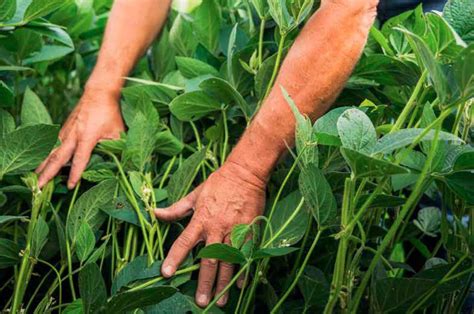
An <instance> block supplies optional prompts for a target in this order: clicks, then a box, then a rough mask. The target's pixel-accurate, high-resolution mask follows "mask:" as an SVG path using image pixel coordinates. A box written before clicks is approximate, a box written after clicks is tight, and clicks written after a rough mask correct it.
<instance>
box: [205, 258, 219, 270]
mask: <svg viewBox="0 0 474 314" xmlns="http://www.w3.org/2000/svg"><path fill="white" fill-rule="evenodd" d="M218 263H219V262H218V261H217V259H215V258H206V259H203V260H202V264H203V266H204V267H209V268H215V267H217V264H218Z"/></svg>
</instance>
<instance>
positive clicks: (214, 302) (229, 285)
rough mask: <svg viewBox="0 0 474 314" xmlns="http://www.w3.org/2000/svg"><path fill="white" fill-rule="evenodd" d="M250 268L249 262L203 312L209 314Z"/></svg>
mask: <svg viewBox="0 0 474 314" xmlns="http://www.w3.org/2000/svg"><path fill="white" fill-rule="evenodd" d="M249 266H250V262H247V264H245V265H244V266H242V267H241V268H240V269H239V271H238V272H237V274H235V275H234V277H233V278H232V280H231V281H230V282H229V283H228V284H227V286H225V288H224V289H222V291H221V292H219V293H218V294H217V295H216V296H215V297H214V299H212V301H211V302H210V303H209V304H208V305H207V306H206V308H205V309H204V310H203V311H202V313H203V314H205V313H207V312H209V310H210V309H211V308H212V307H213V306H214V304H216V302H217V301H218V300H219V299H220V298H221V297H222V296H223V295H224V294H225V293H226V292H227V291H228V290H229V289H230V287H232V286H233V285H234V283H235V282H236V281H237V279H239V277H240V275H241V274H242V273H243V272H244V271H245V270H246V269H247V268H248V267H249Z"/></svg>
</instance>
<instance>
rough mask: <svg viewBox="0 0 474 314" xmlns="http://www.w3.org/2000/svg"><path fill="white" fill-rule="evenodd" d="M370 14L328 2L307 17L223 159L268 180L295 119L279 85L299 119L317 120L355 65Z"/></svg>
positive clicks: (367, 10) (371, 9)
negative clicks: (249, 120)
mask: <svg viewBox="0 0 474 314" xmlns="http://www.w3.org/2000/svg"><path fill="white" fill-rule="evenodd" d="M334 2H335V1H334ZM339 2H344V1H339ZM372 2H375V4H376V1H372ZM375 12H376V11H375V6H373V7H370V6H369V7H368V8H363V9H360V8H351V9H347V8H345V7H344V6H343V5H341V4H334V3H330V4H326V5H324V6H322V7H321V8H320V9H319V10H318V11H317V12H316V13H315V14H314V15H313V16H312V17H311V19H310V20H309V21H308V23H307V24H306V25H305V27H304V28H303V30H302V31H301V33H300V35H299V36H298V38H297V39H296V41H295V43H294V45H293V46H292V48H291V49H290V51H289V53H288V55H287V57H286V58H285V60H284V62H283V64H282V67H281V70H280V73H279V75H278V78H277V80H276V83H275V85H274V87H273V89H272V91H271V93H270V95H269V96H268V98H267V99H266V100H265V101H264V103H263V106H262V108H261V109H260V111H259V112H258V114H257V115H256V117H255V119H254V120H253V121H252V123H251V125H250V126H249V128H248V129H247V130H246V132H245V133H244V135H243V136H242V138H241V140H240V142H239V143H238V144H237V146H236V147H235V149H234V150H233V152H232V154H231V155H230V156H229V160H230V161H231V162H236V163H239V164H240V165H241V166H243V167H244V168H246V169H249V170H251V171H253V172H254V173H255V174H256V175H257V176H259V177H260V178H262V179H264V180H267V179H268V177H269V175H270V173H271V170H272V169H273V167H274V165H275V164H276V162H277V161H278V159H279V158H280V156H281V155H282V154H283V153H284V152H285V151H286V150H287V145H290V146H291V145H292V144H293V142H294V132H295V119H294V116H293V113H292V112H291V109H290V107H289V105H288V104H287V103H286V101H285V99H284V98H283V95H282V93H281V89H280V86H283V87H284V88H285V89H286V90H287V91H288V93H289V94H290V95H291V97H292V99H293V100H294V101H295V103H296V105H297V107H298V109H299V111H300V112H301V113H302V114H304V115H307V116H309V117H311V118H312V119H313V120H314V119H317V118H318V117H319V116H321V115H323V114H324V113H325V112H326V111H327V110H328V108H329V107H330V105H331V104H332V103H333V102H334V100H335V99H336V97H337V96H338V94H339V93H340V91H341V90H342V88H343V86H344V84H345V82H346V80H347V79H348V77H349V76H350V73H351V72H352V70H353V68H354V66H355V64H356V63H357V61H358V59H359V57H360V55H361V53H362V50H363V48H364V46H365V43H366V41H367V36H368V33H369V30H370V26H371V24H372V23H373V20H374V17H375Z"/></svg>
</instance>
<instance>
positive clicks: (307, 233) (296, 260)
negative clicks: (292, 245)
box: [289, 217, 313, 278]
mask: <svg viewBox="0 0 474 314" xmlns="http://www.w3.org/2000/svg"><path fill="white" fill-rule="evenodd" d="M312 225H313V219H312V217H310V219H308V226H307V227H306V232H305V234H304V238H303V242H302V243H301V248H300V250H299V251H298V256H297V257H296V259H295V262H294V264H293V268H292V269H291V272H290V276H289V278H294V276H295V274H296V270H297V269H298V267H299V265H300V261H301V258H302V257H303V252H304V248H305V247H306V242H308V238H309V234H310V231H311V226H312Z"/></svg>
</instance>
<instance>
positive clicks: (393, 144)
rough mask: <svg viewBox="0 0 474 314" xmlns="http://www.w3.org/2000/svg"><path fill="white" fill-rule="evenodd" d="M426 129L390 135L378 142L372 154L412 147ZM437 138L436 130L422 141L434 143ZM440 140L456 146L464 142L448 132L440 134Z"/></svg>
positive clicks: (402, 131)
mask: <svg viewBox="0 0 474 314" xmlns="http://www.w3.org/2000/svg"><path fill="white" fill-rule="evenodd" d="M424 131H425V129H402V130H398V131H396V132H393V133H390V134H387V135H385V136H384V137H382V138H381V139H379V140H378V141H377V144H376V145H375V148H374V150H373V152H372V154H377V153H384V154H389V153H391V152H393V151H394V150H397V149H399V148H402V147H405V146H408V145H411V144H412V143H413V142H414V141H415V139H416V138H417V137H418V136H420V134H421V133H423V132H424ZM434 137H435V130H430V131H429V132H428V133H427V134H426V135H425V136H424V137H423V138H422V140H421V142H428V141H432V140H433V139H434ZM438 140H440V141H451V142H453V143H454V144H462V143H463V140H462V139H460V138H459V137H457V136H456V135H454V134H451V133H448V132H443V131H441V132H439V135H438Z"/></svg>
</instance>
